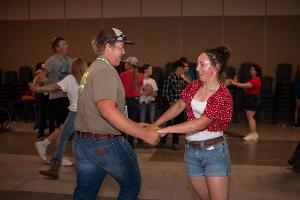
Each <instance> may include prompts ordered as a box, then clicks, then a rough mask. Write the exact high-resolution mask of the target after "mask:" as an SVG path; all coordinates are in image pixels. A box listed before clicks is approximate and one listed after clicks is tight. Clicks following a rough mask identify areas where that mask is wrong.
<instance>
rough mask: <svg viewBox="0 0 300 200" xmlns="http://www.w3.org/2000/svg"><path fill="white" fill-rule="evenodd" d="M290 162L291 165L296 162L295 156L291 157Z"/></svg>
mask: <svg viewBox="0 0 300 200" xmlns="http://www.w3.org/2000/svg"><path fill="white" fill-rule="evenodd" d="M288 163H289V164H290V165H294V164H295V158H294V157H291V158H290V159H289V160H288Z"/></svg>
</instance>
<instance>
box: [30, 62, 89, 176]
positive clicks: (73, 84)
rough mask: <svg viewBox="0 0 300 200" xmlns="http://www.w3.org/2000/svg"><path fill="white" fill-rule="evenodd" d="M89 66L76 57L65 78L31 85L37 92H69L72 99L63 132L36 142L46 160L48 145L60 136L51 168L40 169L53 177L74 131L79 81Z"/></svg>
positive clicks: (44, 173) (57, 170)
mask: <svg viewBox="0 0 300 200" xmlns="http://www.w3.org/2000/svg"><path fill="white" fill-rule="evenodd" d="M87 68H88V67H87V64H86V62H85V61H83V60H82V59H81V58H76V59H74V61H73V62H72V66H71V74H70V75H68V76H66V77H65V78H64V79H63V80H61V81H59V82H57V83H54V84H50V85H46V86H43V87H37V88H36V87H33V86H32V85H31V86H30V87H31V89H32V90H33V91H36V92H46V91H55V90H62V91H63V92H66V93H67V96H68V99H69V101H70V106H69V114H68V116H67V118H66V120H65V122H64V124H63V125H62V128H61V133H60V132H58V133H56V134H55V135H53V134H52V135H50V136H49V137H48V138H46V139H45V140H44V141H41V142H36V147H37V150H38V153H39V155H40V156H41V158H42V159H43V160H45V159H47V157H46V149H47V146H48V145H49V144H50V143H51V142H53V141H54V140H56V139H57V138H58V137H59V139H58V142H57V146H56V151H55V155H54V158H53V159H52V160H51V167H50V169H48V170H42V171H40V174H42V175H45V176H48V177H51V178H53V179H57V178H58V173H59V168H60V165H61V162H62V159H63V154H64V151H65V146H66V143H67V141H68V139H69V138H70V136H71V135H72V133H73V131H74V121H75V116H76V112H77V99H78V89H79V83H80V80H81V78H82V76H83V74H84V72H85V71H86V69H87ZM70 164H71V163H70ZM72 164H73V163H72Z"/></svg>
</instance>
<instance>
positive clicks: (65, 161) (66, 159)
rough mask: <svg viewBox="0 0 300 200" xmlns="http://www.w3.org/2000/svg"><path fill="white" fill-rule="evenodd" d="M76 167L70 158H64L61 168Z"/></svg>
mask: <svg viewBox="0 0 300 200" xmlns="http://www.w3.org/2000/svg"><path fill="white" fill-rule="evenodd" d="M72 165H74V162H73V161H71V160H69V159H68V158H66V157H64V158H63V159H62V161H61V166H63V167H69V166H72Z"/></svg>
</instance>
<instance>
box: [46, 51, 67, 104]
mask: <svg viewBox="0 0 300 200" xmlns="http://www.w3.org/2000/svg"><path fill="white" fill-rule="evenodd" d="M71 64H72V59H71V58H70V57H66V58H62V57H60V56H59V55H58V54H54V55H53V56H51V57H50V58H49V59H48V60H47V61H46V63H45V68H46V70H47V71H48V77H49V81H48V83H49V84H52V83H56V82H59V81H61V80H63V79H64V78H65V77H66V76H67V75H69V74H70V70H71ZM60 97H67V95H66V94H65V93H64V92H62V91H61V90H58V91H55V92H50V93H49V99H57V98H60Z"/></svg>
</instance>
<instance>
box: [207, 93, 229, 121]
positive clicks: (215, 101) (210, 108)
mask: <svg viewBox="0 0 300 200" xmlns="http://www.w3.org/2000/svg"><path fill="white" fill-rule="evenodd" d="M202 116H204V117H207V118H209V119H213V120H220V121H222V122H230V120H231V116H232V98H231V95H230V93H229V92H222V93H219V94H218V95H216V96H214V97H212V99H209V100H208V102H207V105H206V108H205V110H204V112H203V114H202Z"/></svg>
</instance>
